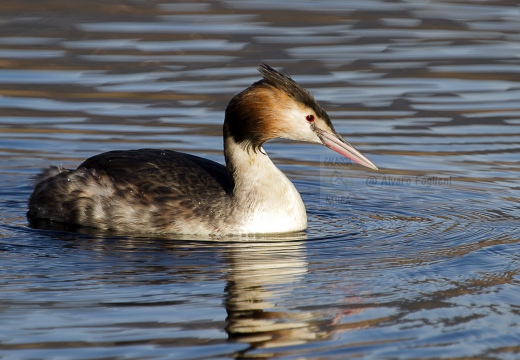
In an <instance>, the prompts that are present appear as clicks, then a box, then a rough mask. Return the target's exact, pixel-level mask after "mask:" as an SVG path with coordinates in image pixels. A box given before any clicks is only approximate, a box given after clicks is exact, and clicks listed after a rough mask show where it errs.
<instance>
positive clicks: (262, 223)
mask: <svg viewBox="0 0 520 360" xmlns="http://www.w3.org/2000/svg"><path fill="white" fill-rule="evenodd" d="M259 71H260V73H261V75H262V77H263V79H262V80H259V81H257V82H255V83H254V84H253V85H251V86H250V87H248V88H247V89H245V90H244V91H242V92H241V93H239V94H237V95H235V96H234V97H233V98H232V99H231V101H230V102H229V105H228V106H227V108H226V113H225V120H224V128H223V130H224V156H225V159H226V166H223V165H221V164H218V163H216V162H213V161H211V160H207V159H203V158H200V157H197V156H194V155H189V154H185V153H180V152H176V151H172V150H159V149H141V150H128V151H110V152H106V153H103V154H99V155H96V156H93V157H91V158H89V159H87V160H86V161H85V162H83V163H82V164H81V165H79V167H78V168H77V169H75V170H68V169H64V168H61V167H57V166H51V167H49V168H47V169H44V170H43V171H42V172H41V173H40V174H39V175H37V177H36V179H35V188H34V191H33V193H32V195H31V197H30V199H29V211H28V212H27V218H28V219H29V222H30V224H31V225H32V226H36V227H38V226H40V225H41V224H42V223H43V224H46V225H49V224H65V225H73V226H81V227H83V226H84V227H92V228H98V229H101V230H108V231H115V232H124V233H135V232H139V233H179V234H201V235H202V234H216V235H223V234H253V233H264V234H265V233H285V232H295V231H302V230H305V229H306V228H307V214H306V212H305V206H304V205H303V202H302V199H301V197H300V194H299V193H298V191H297V190H296V188H295V187H294V185H293V184H292V183H291V181H289V179H288V178H287V177H286V176H285V175H284V174H283V173H282V172H281V171H280V170H279V169H278V168H277V167H276V166H275V165H274V164H273V163H272V161H271V159H269V157H268V156H267V154H266V153H265V151H264V149H263V148H262V145H263V144H264V143H265V142H266V141H268V140H270V139H274V138H285V139H292V140H298V141H307V142H311V143H320V144H324V145H325V146H327V147H329V148H330V149H332V150H334V151H336V152H338V153H339V154H341V155H343V156H346V157H347V158H349V159H351V160H353V161H355V162H357V163H359V164H361V165H364V166H366V167H369V168H372V169H376V170H377V167H376V166H375V165H374V164H372V162H371V161H370V160H368V159H367V158H366V157H365V156H363V155H362V154H361V153H360V152H359V151H357V150H356V149H355V148H354V147H353V146H352V145H350V144H348V143H347V142H346V141H345V140H344V139H343V138H342V137H341V136H340V135H339V134H338V133H337V132H336V131H335V130H334V127H333V126H332V123H331V121H330V119H329V116H328V114H327V113H326V112H325V110H323V109H322V108H321V106H320V105H319V104H318V103H317V102H316V100H315V99H314V98H313V97H312V95H311V94H310V93H309V92H308V91H307V90H306V89H304V88H303V87H302V86H300V85H299V84H298V83H296V82H295V81H294V80H293V79H292V78H291V77H289V76H288V75H284V74H281V73H279V72H277V71H276V70H274V69H273V68H271V67H270V66H268V65H266V64H263V65H261V66H260V68H259Z"/></svg>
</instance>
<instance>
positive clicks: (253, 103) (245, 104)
mask: <svg viewBox="0 0 520 360" xmlns="http://www.w3.org/2000/svg"><path fill="white" fill-rule="evenodd" d="M258 70H259V71H260V74H261V75H262V77H263V79H262V80H260V81H257V82H256V83H254V84H253V85H251V86H250V87H248V88H247V89H245V90H244V91H242V92H241V93H239V94H237V95H235V97H233V99H231V101H230V103H229V105H228V107H227V109H226V120H225V122H224V133H225V135H226V136H231V137H233V139H234V141H235V142H236V143H237V144H240V145H242V146H244V147H245V148H246V149H247V150H252V151H255V152H256V151H259V150H260V148H261V146H262V145H263V143H264V142H266V141H268V140H270V139H274V138H285V139H292V140H298V141H307V142H311V143H319V144H323V145H325V146H327V147H328V148H330V149H332V150H334V151H336V152H337V153H339V154H341V155H343V156H345V157H347V158H349V159H351V160H352V161H355V162H357V163H358V164H360V165H363V166H366V167H369V168H371V169H375V170H377V167H376V166H375V165H374V164H373V163H372V162H371V161H370V160H368V159H367V158H366V157H365V156H364V155H363V154H361V153H360V152H359V151H358V150H356V149H355V148H354V147H353V146H352V145H350V144H349V143H347V142H346V141H345V140H344V139H343V138H342V137H341V135H339V134H338V133H337V132H336V130H334V126H333V125H332V122H331V121H330V118H329V115H328V114H327V112H325V110H323V108H322V107H321V106H320V105H319V104H318V102H317V101H316V100H315V99H314V97H313V96H312V95H311V94H310V93H309V92H308V91H307V90H306V89H305V88H303V87H302V86H301V85H300V84H298V83H297V82H296V81H294V80H293V79H292V78H291V77H290V76H288V75H284V74H281V73H279V72H278V71H276V70H274V69H273V68H272V67H270V66H269V65H266V64H262V65H261V66H260V68H259V69H258Z"/></svg>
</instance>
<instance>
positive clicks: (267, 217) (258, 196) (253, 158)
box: [224, 136, 307, 233]
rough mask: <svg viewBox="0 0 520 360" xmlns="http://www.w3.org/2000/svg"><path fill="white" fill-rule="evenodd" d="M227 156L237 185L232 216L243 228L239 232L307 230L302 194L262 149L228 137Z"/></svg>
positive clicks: (226, 143)
mask: <svg viewBox="0 0 520 360" xmlns="http://www.w3.org/2000/svg"><path fill="white" fill-rule="evenodd" d="M224 154H225V157H226V164H227V167H228V170H229V171H230V173H231V175H232V177H233V180H234V183H235V187H234V189H233V193H232V202H233V203H234V207H233V209H234V210H233V215H232V217H234V218H235V219H234V220H235V221H237V223H236V226H238V227H240V229H237V230H240V232H247V233H271V232H272V233H277V232H292V231H302V230H305V229H306V228H307V214H306V212H305V206H304V204H303V201H302V199H301V197H300V194H299V193H298V191H297V190H296V188H295V187H294V185H293V184H292V182H291V181H290V180H289V179H288V178H287V177H286V176H285V175H284V174H283V173H282V172H281V171H280V170H279V169H278V168H277V167H276V166H275V165H274V164H273V162H272V161H271V159H269V156H267V154H266V153H265V151H264V150H263V148H260V149H259V151H254V150H253V149H249V150H248V149H246V148H245V147H244V146H241V145H239V144H237V143H236V142H235V141H234V140H233V138H232V137H231V136H227V137H226V138H225V139H224ZM238 219H240V220H238Z"/></svg>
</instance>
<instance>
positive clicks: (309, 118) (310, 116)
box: [305, 115, 314, 122]
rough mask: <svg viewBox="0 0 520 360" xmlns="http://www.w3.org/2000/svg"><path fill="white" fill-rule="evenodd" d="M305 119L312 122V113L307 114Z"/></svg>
mask: <svg viewBox="0 0 520 360" xmlns="http://www.w3.org/2000/svg"><path fill="white" fill-rule="evenodd" d="M305 119H307V121H308V122H314V115H307V116H306V117H305Z"/></svg>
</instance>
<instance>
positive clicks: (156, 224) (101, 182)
mask: <svg viewBox="0 0 520 360" xmlns="http://www.w3.org/2000/svg"><path fill="white" fill-rule="evenodd" d="M179 169H182V170H181V171H179ZM186 184H190V186H185V185H186ZM232 187H233V184H232V181H231V180H230V178H229V176H228V174H227V170H226V168H225V167H224V166H222V165H220V164H218V163H215V162H212V161H209V160H206V159H202V158H198V157H196V156H192V155H188V154H183V153H178V152H175V151H170V150H154V149H143V150H130V151H112V152H108V153H104V154H100V155H97V156H94V157H92V158H90V159H88V160H87V161H85V162H84V163H83V164H81V165H80V166H79V167H78V168H77V169H76V170H66V169H62V168H58V167H55V166H53V167H50V168H48V169H45V170H44V171H43V172H42V173H41V174H39V175H38V176H37V178H36V185H35V189H34V192H33V194H32V196H31V198H30V199H29V212H28V214H27V216H28V218H29V220H30V221H31V222H38V220H39V219H46V220H47V221H48V222H56V223H70V224H81V225H82V226H87V227H93V228H98V229H102V230H108V231H110V230H114V231H122V230H123V231H124V232H128V233H130V232H143V229H146V232H155V233H163V232H168V233H174V232H186V231H188V232H193V233H198V232H201V231H200V218H202V217H203V215H204V218H206V219H207V222H208V223H210V224H211V225H210V226H211V228H212V229H213V230H214V231H217V230H218V228H219V225H222V224H221V221H219V219H215V217H214V216H212V213H213V214H216V213H217V211H216V210H217V209H218V208H220V207H221V206H222V205H223V203H225V202H227V201H230V197H229V193H230V191H231V190H232ZM184 208H189V209H191V210H190V211H189V212H185V211H179V209H184ZM212 210H213V212H212ZM204 226H208V224H204ZM186 229H188V230H186ZM203 232H208V231H207V230H206V231H203Z"/></svg>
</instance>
